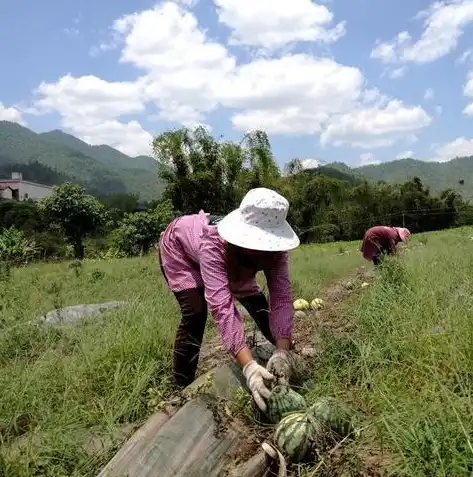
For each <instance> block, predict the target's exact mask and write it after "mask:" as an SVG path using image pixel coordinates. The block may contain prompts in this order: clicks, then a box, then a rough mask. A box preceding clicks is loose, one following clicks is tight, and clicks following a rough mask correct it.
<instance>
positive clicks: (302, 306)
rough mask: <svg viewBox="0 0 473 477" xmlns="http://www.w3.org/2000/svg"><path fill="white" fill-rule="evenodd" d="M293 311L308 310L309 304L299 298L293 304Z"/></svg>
mask: <svg viewBox="0 0 473 477" xmlns="http://www.w3.org/2000/svg"><path fill="white" fill-rule="evenodd" d="M293 306H294V310H296V311H298V310H308V309H309V308H310V305H309V302H308V301H307V300H304V298H299V299H297V300H295V301H294V303H293Z"/></svg>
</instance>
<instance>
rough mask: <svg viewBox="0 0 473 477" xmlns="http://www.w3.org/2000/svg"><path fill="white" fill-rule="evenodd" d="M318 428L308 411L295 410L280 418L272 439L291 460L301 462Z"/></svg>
mask: <svg viewBox="0 0 473 477" xmlns="http://www.w3.org/2000/svg"><path fill="white" fill-rule="evenodd" d="M320 430H321V428H320V426H319V425H318V423H317V421H316V419H314V417H313V416H312V415H311V414H310V413H308V412H304V411H302V412H301V411H296V412H292V413H290V414H288V415H287V416H286V417H283V418H282V419H281V421H280V423H279V424H278V425H277V427H276V431H275V433H274V441H275V443H276V445H277V446H278V448H279V449H280V450H281V451H282V452H283V453H284V454H286V455H287V456H288V457H289V458H290V459H291V460H292V462H294V463H298V462H303V461H304V460H305V459H306V457H307V455H308V453H309V450H310V449H311V445H312V442H313V440H314V438H315V437H316V436H317V434H318V433H319V432H320Z"/></svg>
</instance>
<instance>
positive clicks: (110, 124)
mask: <svg viewBox="0 0 473 477" xmlns="http://www.w3.org/2000/svg"><path fill="white" fill-rule="evenodd" d="M74 131H75V132H76V133H77V134H79V136H80V137H81V138H82V139H83V140H84V141H85V142H87V143H89V144H95V145H100V144H109V145H111V146H112V147H115V148H116V149H118V150H119V151H121V152H123V153H124V154H128V155H130V156H137V155H139V154H143V155H148V156H149V155H151V154H152V146H151V142H152V140H153V137H152V136H151V134H150V133H149V132H148V131H145V130H144V129H143V128H142V127H141V125H140V123H139V122H138V121H129V122H128V123H122V122H119V121H117V120H107V121H104V122H102V123H93V124H90V126H89V125H88V124H86V123H82V124H80V125H79V126H77V127H76V128H75V129H74Z"/></svg>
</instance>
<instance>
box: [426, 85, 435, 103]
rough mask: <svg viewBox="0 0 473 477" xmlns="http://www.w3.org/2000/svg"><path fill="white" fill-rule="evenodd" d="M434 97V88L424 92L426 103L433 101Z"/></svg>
mask: <svg viewBox="0 0 473 477" xmlns="http://www.w3.org/2000/svg"><path fill="white" fill-rule="evenodd" d="M433 97H434V90H433V89H432V88H427V89H426V90H425V92H424V99H425V100H426V101H429V100H430V99H433Z"/></svg>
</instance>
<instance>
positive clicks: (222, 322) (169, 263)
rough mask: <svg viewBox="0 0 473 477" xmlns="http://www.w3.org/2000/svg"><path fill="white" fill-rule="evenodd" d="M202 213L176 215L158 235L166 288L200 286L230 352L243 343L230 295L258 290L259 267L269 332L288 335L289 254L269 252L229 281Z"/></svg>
mask: <svg viewBox="0 0 473 477" xmlns="http://www.w3.org/2000/svg"><path fill="white" fill-rule="evenodd" d="M207 216H208V214H205V213H204V212H203V211H201V212H199V213H198V214H194V215H187V216H184V217H179V218H177V219H175V220H173V221H172V222H171V223H170V224H169V225H168V227H167V229H166V230H165V231H164V233H163V234H162V235H161V238H160V242H159V248H160V253H161V261H162V264H163V268H164V272H165V274H166V278H167V281H168V286H169V288H170V289H171V290H172V291H174V292H177V291H182V290H186V289H190V288H199V287H204V290H205V299H206V301H207V304H208V306H209V309H210V311H211V313H212V315H213V317H214V319H215V322H216V324H217V326H218V328H219V331H220V335H221V337H222V341H223V343H224V345H225V347H226V348H227V349H228V351H229V352H230V353H231V354H232V355H234V356H235V355H236V354H238V352H239V351H241V349H243V348H244V347H245V346H246V340H245V333H244V327H243V320H242V317H241V315H240V313H239V311H238V309H237V308H236V306H235V302H234V298H235V297H236V298H238V297H244V296H248V295H253V294H256V293H258V292H259V291H260V287H259V286H258V284H257V282H256V273H257V272H258V271H262V272H263V273H264V275H265V278H266V282H267V286H268V291H269V305H270V315H269V324H270V329H271V332H272V334H273V336H274V338H275V339H283V338H288V339H291V338H292V328H293V320H292V316H293V311H294V310H293V305H292V286H291V282H290V280H289V264H288V253H287V252H277V253H274V254H270V255H268V256H266V257H265V258H264V259H261V260H260V261H259V263H258V264H257V266H256V269H249V268H243V269H242V274H241V279H240V280H239V281H238V282H230V280H229V278H228V270H227V263H226V258H225V253H226V249H225V242H224V240H223V239H222V238H221V237H220V235H219V234H218V232H217V227H216V226H214V225H209V224H208V218H207Z"/></svg>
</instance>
